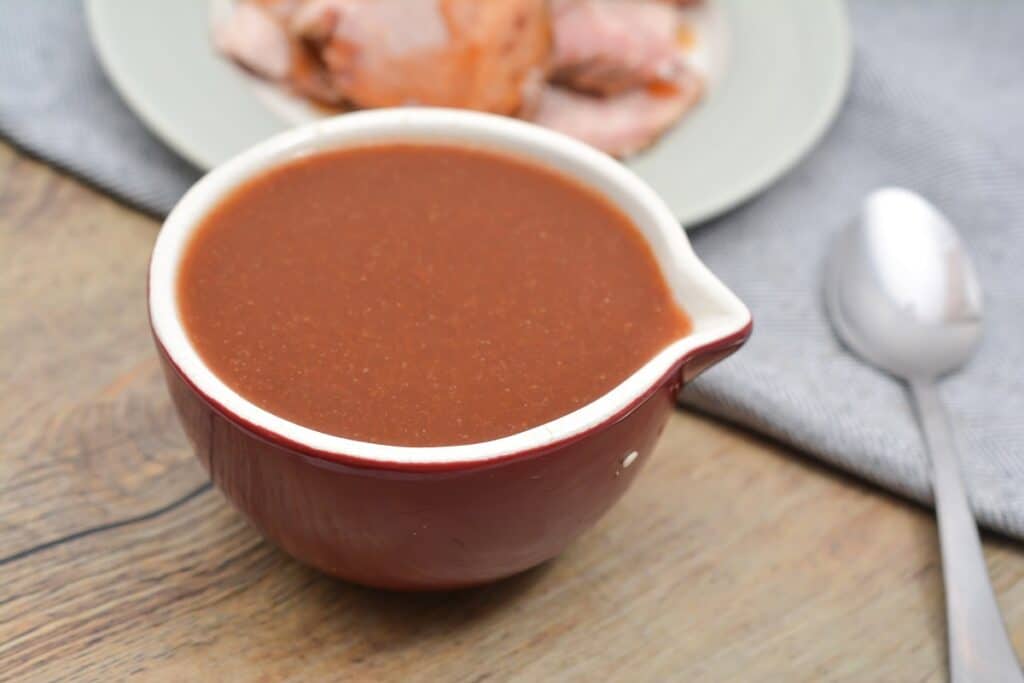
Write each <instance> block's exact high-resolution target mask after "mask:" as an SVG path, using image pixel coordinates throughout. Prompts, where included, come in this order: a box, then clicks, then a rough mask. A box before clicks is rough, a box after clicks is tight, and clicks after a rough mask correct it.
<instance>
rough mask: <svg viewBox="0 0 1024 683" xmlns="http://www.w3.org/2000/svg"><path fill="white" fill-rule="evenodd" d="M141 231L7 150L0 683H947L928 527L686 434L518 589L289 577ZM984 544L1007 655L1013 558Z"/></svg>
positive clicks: (103, 202) (1017, 599)
mask: <svg viewBox="0 0 1024 683" xmlns="http://www.w3.org/2000/svg"><path fill="white" fill-rule="evenodd" d="M156 230H157V223H156V221H154V220H152V219H151V218H148V217H146V216H142V215H140V214H137V213H134V212H132V211H130V210H128V209H125V208H123V207H121V206H119V205H117V204H116V203H114V202H113V201H111V200H109V199H106V198H105V197H103V196H102V195H100V194H98V193H96V192H94V191H93V190H90V189H88V188H86V187H84V186H82V185H81V184H79V183H77V182H75V181H73V180H70V179H68V178H66V177H64V176H62V175H61V174H59V173H58V172H55V171H53V170H50V169H48V168H47V167H45V166H43V165H41V164H39V163H37V162H35V161H32V160H30V159H28V158H26V157H24V156H22V155H20V154H18V153H17V152H14V151H12V150H11V149H10V148H7V147H0V349H2V350H3V352H2V353H0V379H2V381H3V386H4V388H5V391H4V392H3V393H2V394H0V436H2V440H0V443H2V451H0V456H2V457H0V680H10V681H37V680H38V681H53V680H99V681H109V680H122V679H124V678H128V677H131V676H138V677H139V678H141V679H143V680H155V681H185V680H232V681H247V680H253V681H279V680H284V681H334V680H337V681H421V680H422V681H438V680H444V681H466V682H467V683H468V682H474V681H539V680H566V681H593V680H628V681H670V680H685V681H730V680H738V681H940V680H944V657H945V651H944V645H943V642H944V637H945V635H944V627H943V612H942V602H941V592H940V589H941V585H940V575H939V571H938V565H937V554H936V542H935V535H934V527H933V523H932V520H931V517H930V515H929V514H928V513H927V512H926V511H924V510H922V509H919V508H917V507H914V506H911V505H909V504H906V503H904V502H901V501H897V500H895V499H893V498H890V497H889V496H887V495H885V494H882V493H880V492H878V491H876V490H873V489H869V488H866V487H864V486H862V485H860V484H857V483H855V482H851V481H850V480H848V479H845V478H842V477H840V476H838V475H835V474H833V473H831V472H829V471H826V470H825V469H823V468H821V467H819V466H817V465H814V464H811V463H810V462H809V461H807V460H806V459H804V458H801V457H800V456H796V455H794V454H792V453H789V452H787V451H786V450H784V449H781V448H779V447H776V446H774V445H772V444H769V443H766V442H764V441H761V440H759V439H757V438H755V437H752V436H749V435H746V434H744V433H742V432H739V431H736V430H734V429H731V428H728V427H726V426H723V425H720V424H717V423H715V422H712V421H709V420H706V419H703V418H699V417H695V416H686V415H682V414H680V415H677V416H674V417H673V419H672V420H671V422H670V424H669V428H668V429H667V431H666V433H665V436H664V438H663V440H662V443H661V445H660V446H659V449H658V452H657V453H656V455H655V457H654V458H652V460H651V462H650V464H649V465H648V466H647V469H646V470H645V471H644V472H642V474H641V476H640V477H639V480H638V482H637V484H636V486H635V488H634V489H633V490H632V491H631V492H630V493H629V494H628V495H627V496H626V498H625V499H624V500H623V501H622V503H621V504H619V505H618V506H617V507H616V508H615V509H614V510H613V511H612V512H611V513H610V514H609V515H608V516H607V517H606V518H605V519H604V520H603V521H602V522H601V523H600V524H599V525H598V526H597V528H595V529H594V530H593V531H591V532H590V533H588V534H586V535H585V536H584V537H583V538H581V539H580V540H579V541H578V542H577V543H575V544H574V545H573V546H572V547H571V548H570V549H569V551H568V552H566V553H565V554H564V555H563V556H562V557H560V558H558V559H557V560H555V561H553V562H551V563H548V564H547V565H545V566H543V567H540V568H538V569H536V570H534V571H531V572H528V573H526V574H525V575H522V576H519V577H515V578H513V579H511V580H508V581H505V582H502V583H499V584H496V585H493V586H488V587H484V588H480V589H474V590H470V591H464V592H460V593H452V594H434V595H409V594H391V593H382V592H377V591H371V590H367V589H362V588H358V587H355V586H351V585H346V584H344V583H341V582H338V581H333V580H330V579H327V578H325V577H323V576H321V575H319V574H317V573H315V572H313V571H311V570H309V569H307V568H305V567H303V566H300V565H298V564H297V563H295V562H293V561H292V560H290V559H289V558H287V557H286V556H284V555H283V554H281V553H280V552H278V551H276V550H275V549H274V548H272V547H270V546H269V545H268V544H266V543H264V542H263V541H261V540H260V538H259V537H258V536H257V535H256V534H255V533H254V532H253V531H252V530H250V529H249V528H248V527H246V525H245V524H244V523H243V522H242V521H241V519H240V518H239V517H238V515H237V514H235V513H234V511H233V510H231V509H230V508H229V507H228V506H227V504H226V503H225V502H224V500H223V499H222V498H221V497H220V496H219V494H217V493H216V492H215V491H212V490H210V489H209V487H208V485H207V484H206V482H205V478H204V476H203V474H202V471H201V470H200V468H199V467H198V466H197V465H196V464H195V463H194V462H193V460H192V457H191V455H190V454H189V453H188V449H187V447H186V444H185V442H184V438H183V437H182V435H181V433H180V432H179V430H178V427H177V425H176V423H175V420H174V417H173V415H172V412H171V408H170V405H169V401H168V399H167V397H166V395H165V393H164V390H163V386H162V384H161V379H160V377H159V374H158V370H157V367H156V360H155V357H154V352H153V350H152V347H151V344H150V339H149V330H148V327H147V323H146V317H145V306H144V300H143V295H144V289H145V282H144V272H145V268H146V262H147V259H148V252H149V249H150V247H151V244H152V241H153V239H154V237H155V235H156ZM986 546H987V548H988V550H989V560H990V566H991V568H992V574H993V580H994V582H995V584H996V589H997V592H998V593H999V595H1000V598H1001V603H1002V605H1003V607H1004V609H1005V611H1006V615H1007V619H1008V621H1009V623H1010V626H1011V629H1012V631H1013V633H1014V640H1015V642H1016V644H1017V646H1018V647H1019V648H1022V647H1024V581H1022V579H1024V557H1022V555H1021V553H1020V550H1019V548H1018V547H1017V546H1016V544H1012V543H1009V542H1005V541H999V540H993V539H988V540H987V542H986Z"/></svg>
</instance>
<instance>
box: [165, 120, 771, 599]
mask: <svg viewBox="0 0 1024 683" xmlns="http://www.w3.org/2000/svg"><path fill="white" fill-rule="evenodd" d="M398 141H401V142H420V143H430V142H445V143H448V144H453V143H454V144H465V145H468V146H473V147H476V148H481V147H482V148H487V149H492V150H495V151H499V152H505V153H508V154H513V155H516V156H519V157H524V158H528V159H530V160H533V161H534V162H536V163H540V164H543V165H546V166H548V167H550V168H553V169H555V170H558V171H561V172H562V173H565V174H568V175H571V176H573V177H575V178H576V179H577V180H579V181H581V182H583V183H586V184H588V185H590V186H591V187H593V188H595V189H596V190H597V191H599V192H601V193H602V194H604V195H605V196H607V197H608V198H610V199H611V200H612V201H613V202H615V203H616V204H617V205H618V206H619V207H620V208H621V209H622V210H623V211H625V212H626V213H627V214H628V215H629V216H630V217H631V218H632V219H633V221H634V222H635V223H636V225H637V226H638V227H639V228H640V230H641V231H642V232H643V234H644V236H645V237H646V238H647V240H648V242H649V243H650V245H651V247H652V248H653V250H654V253H655V255H656V256H657V258H658V261H659V264H660V266H661V268H662V270H663V272H664V274H665V277H666V279H667V281H668V282H669V285H670V287H671V288H672V291H673V293H674V295H675V296H676V298H677V300H678V301H679V303H680V304H681V305H682V306H683V308H684V309H685V310H686V311H687V312H688V313H689V314H690V316H691V318H692V319H693V323H694V329H693V332H692V333H691V334H690V335H688V336H687V337H685V338H683V339H681V340H679V341H677V342H675V343H673V344H672V345H671V346H669V347H668V348H666V349H664V350H663V351H662V352H661V353H659V354H658V355H657V356H655V357H653V358H651V359H650V360H649V361H648V363H647V364H646V365H644V366H643V367H642V368H640V369H639V370H637V371H636V373H634V374H633V375H632V376H630V377H629V378H627V379H626V380H625V381H624V382H623V383H622V384H620V385H619V386H617V387H616V388H614V389H613V390H612V391H610V392H609V393H607V394H605V395H604V396H602V397H600V398H598V399H597V400H595V401H593V402H592V403H590V404H588V405H586V406H584V407H582V408H580V409H579V410H577V411H575V412H573V413H571V414H569V415H566V416H564V417H561V418H559V419H557V420H554V421H552V422H549V423H547V424H545V425H541V426H539V427H536V428H533V429H530V430H528V431H525V432H521V433H519V434H515V435H512V436H508V437H504V438H501V439H496V440H493V441H487V442H483V443H476V444H468V445H459V446H446V447H429V448H412V447H401V446H386V445H380V444H371V443H366V442H360V441H353V440H351V439H344V438H340V437H336V436H331V435H328V434H324V433H321V432H316V431H314V430H311V429H307V428H305V427H302V426H300V425H297V424H295V423H292V422H289V421H287V420H285V419H283V418H281V417H278V416H276V415H273V414H271V413H268V412H267V411H265V410H263V409H261V408H259V407H257V406H256V405H254V404H252V403H250V402H249V401H247V400H246V399H244V398H242V397H241V396H239V395H238V394H236V393H235V392H234V391H232V390H231V389H230V388H229V387H228V386H227V385H225V384H224V383H223V382H221V381H220V380H219V379H218V378H217V377H216V375H214V374H213V372H211V370H210V369H209V368H208V367H207V366H206V365H205V364H204V363H203V361H202V359H201V358H200V357H199V355H198V354H197V353H196V350H195V349H194V348H193V346H192V344H191V343H190V342H189V339H188V337H187V335H186V334H185V331H184V329H183V327H182V322H181V318H180V316H179V313H178V305H177V300H176V287H175V278H176V277H177V273H178V266H179V263H180V260H181V256H182V253H183V250H184V247H185V245H186V244H187V242H188V239H189V237H190V235H191V234H192V231H193V230H194V229H195V228H196V226H197V225H198V224H200V222H201V221H202V219H203V217H204V216H205V215H206V214H207V213H208V212H209V211H210V209H211V208H212V207H214V206H215V205H216V204H217V203H218V201H220V199H221V198H222V197H224V196H225V194H226V193H229V192H230V191H231V190H233V189H234V188H236V187H237V186H238V185H239V184H240V183H242V182H244V181H245V180H247V179H248V178H251V177H252V176H253V175H256V174H258V173H260V172H261V171H263V170H265V169H267V168H270V167H272V166H274V165H276V164H280V163H282V162H284V161H286V160H288V159H292V158H294V157H296V156H300V155H305V154H311V153H316V152H317V151H321V150H325V149H336V148H339V147H345V146H356V145H367V144H373V143H375V142H398ZM149 308H150V319H151V323H152V326H153V332H154V337H155V339H156V344H157V347H158V349H159V351H160V356H161V358H162V360H163V365H164V371H165V374H166V377H167V384H168V387H169V389H170V392H171V396H172V397H173V399H174V404H175V406H176V407H177V410H178V412H179V414H180V416H181V421H182V424H183V425H184V427H185V431H186V433H187V434H188V437H189V439H190V440H191V442H192V446H193V448H194V449H195V452H196V456H197V457H198V458H199V460H200V461H201V462H202V464H203V466H204V467H205V468H206V469H207V471H208V472H209V474H210V477H211V478H212V479H213V481H214V482H215V483H216V485H217V486H218V487H219V488H220V489H221V491H223V492H224V494H225V495H226V496H227V497H228V499H229V500H230V501H231V502H232V503H233V504H234V505H235V506H236V507H237V508H238V509H239V510H241V512H242V513H243V514H244V515H245V516H246V517H247V518H248V519H249V520H250V521H251V522H252V523H253V524H254V525H255V526H256V527H257V528H258V529H259V530H260V531H261V532H262V533H263V534H264V535H266V537H267V538H269V539H270V540H272V541H273V542H274V543H276V544H277V545H279V546H280V547H281V548H283V549H284V550H286V551H287V552H289V553H290V554H292V555H294V556H295V557H296V558H298V559H300V560H302V561H304V562H307V563H309V564H311V565H313V566H315V567H318V568H319V569H321V570H323V571H325V572H327V573H329V574H333V575H335V576H339V577H341V578H344V579H348V580H350V581H355V582H358V583H363V584H368V585H372V586H381V587H388V588H403V589H435V588H452V587H458V586H468V585H472V584H478V583H483V582H486V581H492V580H494V579H498V578H501V577H504V576H508V575H510V574H515V573H516V572H520V571H523V570H525V569H528V568H529V567H532V566H534V565H536V564H538V563H540V562H543V561H545V560H547V559H549V558H551V557H553V556H555V555H556V554H558V553H559V552H560V551H561V550H562V549H563V548H565V546H566V545H567V544H568V543H570V542H571V541H572V540H573V539H574V538H575V537H576V536H578V535H579V534H580V533H581V532H583V531H584V530H585V529H587V528H588V527H589V526H591V525H592V524H593V523H594V522H595V521H596V520H597V519H598V518H599V517H600V516H601V515H602V514H603V513H604V512H605V511H606V510H608V508H609V507H610V506H611V505H612V504H613V503H614V502H615V501H616V500H617V499H618V498H619V496H621V495H622V493H623V492H624V491H625V490H626V488H627V487H628V486H629V484H630V483H631V482H632V480H633V477H634V476H636V473H637V471H638V470H640V468H641V467H642V465H643V464H644V462H645V460H646V459H647V458H648V456H649V455H650V453H651V450H652V449H653V447H654V443H655V441H656V440H657V438H658V436H659V434H660V433H661V430H662V428H663V427H664V425H665V421H666V419H667V418H668V415H669V413H670V411H671V410H672V408H673V406H674V404H675V399H676V395H677V393H678V392H679V390H680V388H681V387H682V385H683V384H684V383H686V382H687V381H689V380H690V379H691V378H692V377H694V376H695V375H697V374H698V373H699V372H701V371H702V370H704V369H705V368H707V367H708V366H710V365H711V364H713V363H715V362H717V361H718V360H721V359H722V358H723V357H725V356H727V355H729V354H730V353H732V352H733V351H735V350H736V349H737V348H738V347H739V346H740V345H741V344H742V343H743V342H744V341H745V340H746V338H747V336H748V335H749V334H750V326H751V323H750V314H749V313H748V311H747V309H746V308H745V307H744V306H743V304H742V303H740V301H739V300H738V299H737V298H736V297H735V296H733V295H732V294H731V293H730V292H729V291H728V290H727V289H726V288H725V287H724V286H723V285H722V284H721V283H720V282H719V281H718V280H717V279H715V277H714V276H713V275H712V274H711V273H710V272H709V271H708V270H707V268H705V267H704V265H703V264H701V262H700V261H699V260H698V259H697V258H696V256H695V255H694V254H693V251H692V250H691V249H690V246H689V243H688V242H687V239H686V236H685V233H684V232H683V231H682V230H681V229H680V227H679V223H678V222H677V221H676V220H675V219H674V218H673V216H672V214H671V213H670V212H669V210H668V209H667V208H666V206H665V205H664V203H662V201H661V200H660V199H659V198H658V197H657V196H656V195H655V194H654V192H653V191H652V190H651V189H650V188H648V187H647V186H646V185H645V184H644V183H643V182H641V181H640V180H639V179H638V178H637V177H636V176H635V175H633V174H632V173H631V172H630V171H628V170H627V169H626V168H625V167H623V166H621V165H620V164H618V163H617V162H615V161H614V160H612V159H611V158H609V157H607V156H605V155H604V154H601V153H600V152H597V151H594V150H593V149H591V148H589V147H587V146H585V145H583V144H582V143H578V142H576V141H574V140H571V139H569V138H567V137H564V136H562V135H559V134H557V133H552V132H550V131H546V130H544V129H541V128H539V127H536V126H532V125H530V124H526V123H522V122H519V121H515V120H511V119H507V118H501V117H495V116H489V115H485V114H476V113H470V112H463V111H454V110H434V109H400V110H379V111H371V112H364V113H358V114H348V115H345V116H341V117H338V118H334V119H330V120H325V121H322V122H317V123H314V124H310V125H307V126H304V127H300V128H296V129H293V130H291V131H289V132H286V133H284V134H282V135H279V136H277V137H275V138H273V139H271V140H269V141H267V142H265V143H262V144H260V145H258V146H256V147H254V148H253V149H251V150H249V151H247V152H245V153H243V154H242V155H240V156H238V157H236V158H235V159H232V160H231V161H229V162H227V163H225V164H223V165H222V166H220V167H218V168H217V169H215V170H214V171H212V172H211V173H209V174H208V175H207V176H206V177H204V178H203V179H202V180H200V181H199V182H198V183H197V184H196V185H195V186H194V187H193V188H192V189H191V190H189V192H188V193H187V194H186V195H185V196H184V197H183V198H182V200H181V201H180V202H179V203H178V205H177V206H176V207H175V208H174V211H172V212H171V214H170V216H168V218H167V221H166V222H165V223H164V226H163V229H162V230H161V232H160V236H159V238H158V239H157V243H156V246H155V248H154V251H153V259H152V263H151V265H150V280H149ZM591 341H592V343H594V344H600V343H601V340H600V339H594V340H591Z"/></svg>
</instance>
